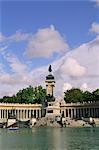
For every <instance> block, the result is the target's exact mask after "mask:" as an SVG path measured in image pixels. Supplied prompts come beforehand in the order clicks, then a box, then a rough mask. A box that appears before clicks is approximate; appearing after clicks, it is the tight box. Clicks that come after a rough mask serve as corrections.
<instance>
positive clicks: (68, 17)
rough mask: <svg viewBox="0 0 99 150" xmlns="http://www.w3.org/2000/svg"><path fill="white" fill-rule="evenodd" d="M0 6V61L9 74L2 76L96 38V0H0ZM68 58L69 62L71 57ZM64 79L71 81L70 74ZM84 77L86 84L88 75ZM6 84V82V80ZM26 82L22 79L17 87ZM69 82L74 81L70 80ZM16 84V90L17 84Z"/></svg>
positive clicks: (27, 68) (32, 67)
mask: <svg viewBox="0 0 99 150" xmlns="http://www.w3.org/2000/svg"><path fill="white" fill-rule="evenodd" d="M0 7H1V20H0V32H1V42H0V44H1V54H0V63H1V72H3V73H2V76H3V75H9V78H7V79H6V80H10V78H11V77H12V76H14V75H17V74H18V75H19V74H22V73H23V74H24V73H26V74H29V73H30V74H31V73H32V71H33V70H34V71H35V70H37V69H40V68H42V67H44V66H45V67H46V66H47V65H48V64H52V63H54V62H56V61H59V60H61V59H62V58H63V56H64V55H66V58H68V57H69V55H70V53H71V52H72V51H73V50H75V49H77V48H78V47H80V46H81V45H83V44H86V43H90V42H91V41H94V40H97V37H98V34H99V1H98V0H92V1H89V0H86V1H80V0H78V1H75V0H74V1H73V0H72V1H32V0H31V1H22V0H21V1H10V0H8V1H7V0H2V1H1V2H0ZM58 47H59V49H58ZM80 57H81V56H80ZM72 58H74V56H72ZM75 59H76V61H77V63H80V65H82V67H85V68H86V66H83V63H82V62H80V60H79V62H78V60H77V58H75ZM69 61H70V62H71V59H70V60H69ZM70 62H69V63H70ZM73 62H74V63H75V61H73ZM67 63H68V62H67ZM97 63H98V62H97ZM14 67H16V68H14ZM18 68H19V69H18ZM67 68H68V67H67ZM20 69H21V70H22V72H21V73H20ZM35 72H36V71H35ZM74 72H75V71H74ZM73 75H74V73H73ZM2 78H4V76H3V77H2ZM26 78H28V75H27V77H26ZM68 78H69V80H68ZM66 79H67V82H68V84H70V85H71V83H70V82H71V81H72V80H73V79H71V80H70V74H69V75H67V78H66ZM2 80H3V79H2ZM13 80H14V79H13ZM64 80H65V79H64ZM64 80H63V78H62V81H63V82H66V81H64ZM87 81H88V83H89V84H90V81H89V79H88V80H87ZM13 82H14V81H13ZM24 82H25V81H24ZM84 82H85V83H86V81H84ZM79 83H80V81H79ZM1 84H2V82H1ZM6 84H7V85H8V81H7V83H6ZM19 84H20V83H19ZM28 84H30V82H29V83H28ZM28 84H27V83H26V84H25V83H24V84H22V85H21V86H19V87H23V86H26V85H28ZM72 84H74V85H76V84H75V83H74V80H73V83H72ZM86 84H87V83H86ZM77 85H79V86H80V84H77ZM77 85H76V86H77ZM8 86H11V85H8ZM16 86H17V88H16V90H17V89H18V85H16ZM94 86H95V85H94ZM92 87H93V86H92ZM92 87H91V88H92ZM96 87H97V85H96ZM7 93H10V92H8V91H7ZM1 95H2V94H1Z"/></svg>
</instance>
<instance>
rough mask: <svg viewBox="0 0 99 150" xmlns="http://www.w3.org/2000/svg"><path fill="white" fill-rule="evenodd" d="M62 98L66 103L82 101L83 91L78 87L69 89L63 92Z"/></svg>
mask: <svg viewBox="0 0 99 150" xmlns="http://www.w3.org/2000/svg"><path fill="white" fill-rule="evenodd" d="M64 100H65V101H66V103H71V102H72V103H76V102H83V92H82V91H81V90H80V89H77V88H76V89H71V90H68V91H66V92H65V95H64Z"/></svg>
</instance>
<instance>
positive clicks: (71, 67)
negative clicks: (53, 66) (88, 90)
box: [61, 57, 86, 77]
mask: <svg viewBox="0 0 99 150" xmlns="http://www.w3.org/2000/svg"><path fill="white" fill-rule="evenodd" d="M61 73H62V74H63V75H64V74H65V75H69V76H71V77H80V76H83V75H85V73H86V69H85V67H83V66H81V65H80V64H79V63H78V62H77V60H76V59H74V58H70V57H69V58H67V59H66V60H65V61H64V62H63V64H62V66H61Z"/></svg>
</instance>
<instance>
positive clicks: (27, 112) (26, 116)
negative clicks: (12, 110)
mask: <svg viewBox="0 0 99 150" xmlns="http://www.w3.org/2000/svg"><path fill="white" fill-rule="evenodd" d="M26 119H28V110H26Z"/></svg>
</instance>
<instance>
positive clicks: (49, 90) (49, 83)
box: [45, 65, 55, 101]
mask: <svg viewBox="0 0 99 150" xmlns="http://www.w3.org/2000/svg"><path fill="white" fill-rule="evenodd" d="M48 71H49V75H48V76H46V80H45V83H46V96H47V100H48V101H54V95H53V90H54V87H55V78H54V76H53V75H52V67H51V65H50V66H49V69H48Z"/></svg>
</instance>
